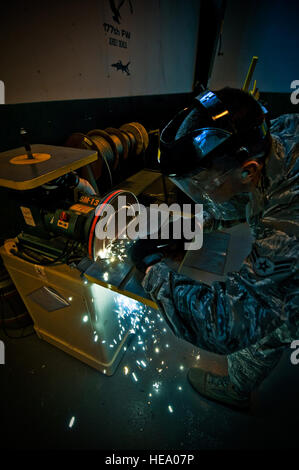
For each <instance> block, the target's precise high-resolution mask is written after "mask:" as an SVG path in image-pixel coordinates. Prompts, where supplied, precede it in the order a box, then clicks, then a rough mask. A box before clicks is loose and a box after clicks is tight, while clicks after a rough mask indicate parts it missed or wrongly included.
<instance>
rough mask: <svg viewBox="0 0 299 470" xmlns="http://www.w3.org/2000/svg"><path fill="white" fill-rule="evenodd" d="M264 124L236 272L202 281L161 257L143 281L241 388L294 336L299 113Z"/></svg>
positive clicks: (184, 333) (298, 295) (254, 381)
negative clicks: (259, 169) (244, 253)
mask: <svg viewBox="0 0 299 470" xmlns="http://www.w3.org/2000/svg"><path fill="white" fill-rule="evenodd" d="M271 124H272V126H271V135H272V137H273V150H272V152H271V154H270V156H269V158H268V160H267V161H266V164H265V167H264V174H263V176H262V178H261V182H260V183H261V184H260V185H259V187H258V188H257V191H256V194H255V195H254V197H252V198H251V199H250V200H249V202H248V204H247V206H246V219H247V222H248V224H249V225H250V228H251V231H252V233H253V235H254V238H255V241H254V243H253V246H252V251H251V253H250V255H249V256H248V257H247V258H246V259H245V261H244V263H243V265H242V267H241V269H240V271H239V272H232V273H229V274H228V275H227V278H226V280H225V281H224V282H214V283H213V284H212V285H211V286H208V285H206V284H203V283H198V282H196V281H194V280H191V279H190V278H188V277H186V276H183V275H180V274H178V273H177V272H175V271H173V270H172V269H170V268H169V267H168V265H167V264H166V263H165V262H163V261H162V262H160V263H158V264H156V265H154V266H153V267H152V268H151V269H150V271H149V273H148V274H147V275H146V277H145V278H144V281H143V286H144V289H145V290H146V291H147V292H149V293H150V294H151V296H152V297H153V299H154V300H155V301H156V303H157V304H158V305H159V308H160V310H161V311H162V313H163V314H164V317H165V319H166V321H167V322H168V324H169V326H170V328H171V329H172V331H173V332H174V333H175V334H176V335H177V336H179V337H181V338H184V339H185V340H187V341H189V342H190V343H192V344H194V345H196V346H198V347H200V348H202V349H206V350H208V351H212V352H215V353H218V354H225V355H228V368H229V377H230V379H231V381H232V382H233V383H234V385H235V386H236V387H237V389H238V390H240V391H242V392H250V391H251V390H252V389H254V388H255V387H257V386H258V385H259V384H260V383H261V381H262V380H263V379H264V378H265V377H266V376H267V375H268V374H269V372H270V371H271V370H272V369H273V367H275V365H276V364H277V362H278V361H279V359H280V357H281V355H282V352H283V350H284V349H285V347H287V346H288V345H289V344H290V343H291V341H292V340H293V339H299V283H298V280H299V269H298V267H299V262H298V251H299V250H298V242H297V237H298V234H299V199H298V195H299V180H298V174H299V171H298V170H299V159H296V157H297V156H298V153H299V114H293V115H283V116H280V117H279V118H277V119H275V120H274V121H272V123H271ZM219 227H221V222H220V221H218V222H215V224H214V226H213V229H217V228H219Z"/></svg>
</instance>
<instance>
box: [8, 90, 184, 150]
mask: <svg viewBox="0 0 299 470" xmlns="http://www.w3.org/2000/svg"><path fill="white" fill-rule="evenodd" d="M190 101H191V94H189V93H184V94H174V95H172V94H170V95H156V96H136V97H122V98H101V99H91V100H69V101H47V102H42V103H21V104H10V105H1V106H0V151H2V152H3V151H5V150H8V149H12V148H15V147H18V146H20V145H22V143H21V140H20V136H19V132H20V128H21V127H23V128H25V129H26V130H27V131H28V132H29V134H30V141H31V143H45V144H50V145H63V144H64V143H65V141H66V139H67V138H68V136H69V135H70V134H72V133H73V132H87V131H89V130H91V129H96V128H100V129H104V128H105V127H108V126H110V127H119V126H121V125H122V124H124V123H126V122H130V121H137V122H140V123H141V124H143V125H144V127H145V128H146V129H147V130H150V129H157V128H159V127H161V126H163V124H165V123H166V122H167V121H168V120H169V119H170V118H171V117H172V115H173V114H174V113H175V112H176V111H178V110H179V109H181V108H182V107H184V106H186V105H187V104H189V103H190Z"/></svg>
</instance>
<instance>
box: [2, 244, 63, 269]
mask: <svg viewBox="0 0 299 470" xmlns="http://www.w3.org/2000/svg"><path fill="white" fill-rule="evenodd" d="M68 245H69V240H68V241H67V242H66V244H65V246H64V249H63V251H62V253H61V254H60V255H59V256H57V258H55V259H53V260H50V261H44V262H41V260H40V259H38V258H34V257H33V256H32V254H31V255H29V254H28V251H27V254H26V248H25V249H24V247H23V252H18V251H17V250H14V249H13V250H10V252H11V253H12V254H13V255H15V256H17V257H18V258H21V259H23V260H24V261H28V263H31V264H38V265H39V266H53V265H59V264H64V262H65V261H64V259H65V256H67V255H68V252H67V247H68ZM30 256H31V258H30ZM60 260H61V261H60Z"/></svg>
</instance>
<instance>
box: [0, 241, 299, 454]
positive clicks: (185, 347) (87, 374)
mask: <svg viewBox="0 0 299 470" xmlns="http://www.w3.org/2000/svg"><path fill="white" fill-rule="evenodd" d="M241 238H242V240H243V237H241ZM239 255H240V250H239ZM240 256H241V255H240ZM152 318H155V319H156V325H157V326H156V339H157V342H156V343H155V344H154V343H153V340H151V338H149V339H148V342H147V346H148V349H147V352H146V353H142V352H141V349H140V348H138V339H137V337H133V338H132V341H131V344H130V346H129V348H128V350H127V351H126V353H125V355H124V357H123V359H122V361H121V363H120V365H119V367H118V369H117V370H116V372H115V374H114V375H113V376H111V377H108V376H105V375H103V374H101V373H100V372H97V371H96V370H94V369H92V368H91V367H89V366H88V365H85V364H84V363H82V362H80V361H78V360H77V359H75V358H73V357H71V356H69V355H68V354H66V353H64V352H62V351H61V350H59V349H57V348H55V347H54V346H52V345H50V344H48V343H46V342H44V341H42V340H40V339H39V338H38V337H37V336H36V335H35V334H33V335H32V336H29V337H27V338H22V339H18V340H17V339H9V338H7V337H6V336H5V334H4V332H3V331H2V330H0V339H1V340H3V341H4V343H5V351H6V364H5V365H2V366H0V377H1V385H0V390H1V392H0V393H1V400H0V417H1V418H0V421H1V426H0V442H1V444H0V447H2V448H13V449H105V450H132V449H134V450H140V449H146V450H152V449H155V450H184V451H185V450H203V449H208V450H215V449H217V450H219V449H267V448H273V449H285V448H288V449H290V448H296V447H297V446H298V437H297V436H298V430H297V429H296V425H297V419H298V416H299V401H298V389H299V365H298V366H294V365H292V364H291V361H290V355H291V349H287V350H286V351H285V354H284V356H283V358H282V360H281V361H280V363H279V365H278V366H277V368H276V369H275V370H274V371H273V372H272V374H271V375H270V376H269V377H268V378H267V379H266V380H265V381H264V383H263V384H262V385H261V387H260V389H259V390H258V392H255V393H254V397H253V405H252V407H251V409H250V411H248V412H239V411H235V410H231V409H229V408H227V407H225V406H222V405H220V404H217V403H214V402H211V401H209V400H207V399H205V398H203V397H201V396H199V395H198V394H197V393H196V392H195V391H194V390H193V389H192V387H191V386H190V385H189V383H188V382H187V379H186V374H187V371H188V368H189V367H191V366H194V365H200V366H201V367H204V368H206V369H210V370H213V371H214V372H216V373H219V374H221V373H225V371H226V361H225V358H224V357H220V356H217V355H215V354H211V353H208V352H205V351H201V350H199V349H197V348H195V347H194V346H192V345H191V344H188V343H186V342H185V341H183V340H180V339H178V338H176V337H175V336H174V335H173V334H172V333H171V332H170V330H169V329H168V327H167V325H166V323H165V322H164V321H160V319H159V318H157V313H155V312H153V313H152ZM163 329H165V330H166V331H163ZM29 330H30V328H29ZM29 330H28V331H29ZM28 331H27V333H28ZM12 334H13V333H12ZM14 334H15V333H14ZM156 347H158V348H159V353H156V352H155V348H156ZM134 349H135V350H134ZM142 354H144V355H143V356H142ZM150 358H151V359H152V360H150ZM140 359H146V361H147V364H148V365H147V367H146V368H145V369H143V368H138V366H137V364H136V360H140ZM162 361H164V364H162ZM125 366H128V367H129V368H130V374H128V375H125V373H124V367H125ZM133 371H134V372H135V373H136V377H137V378H138V382H136V381H135V380H134V379H133V377H132V374H131V372H133ZM155 383H158V384H159V390H158V391H156V389H155V387H154V386H153V384H155ZM180 388H181V389H180ZM149 394H152V396H149ZM169 406H171V409H172V410H173V412H172V413H171V412H170V409H169ZM72 417H74V418H75V420H74V423H73V426H72V427H70V421H71V419H72Z"/></svg>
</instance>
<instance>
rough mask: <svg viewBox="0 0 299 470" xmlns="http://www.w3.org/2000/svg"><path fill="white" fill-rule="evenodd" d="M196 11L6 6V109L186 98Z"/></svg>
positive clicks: (161, 3)
mask: <svg viewBox="0 0 299 470" xmlns="http://www.w3.org/2000/svg"><path fill="white" fill-rule="evenodd" d="M120 4H122V5H121V7H120V9H119V11H115V12H114V13H113V6H116V7H117V6H119V5H120ZM199 6H200V2H199V1H198V0H188V1H187V2H186V0H125V1H124V2H122V1H120V0H113V1H109V0H85V1H84V0H53V1H52V2H50V1H42V2H41V1H38V0H26V2H24V1H22V2H21V1H17V0H12V1H11V2H10V3H9V2H6V5H5V6H4V5H1V10H2V11H1V20H0V21H1V27H0V47H1V61H0V80H2V81H3V82H4V84H5V102H6V103H8V104H9V103H22V102H34V101H48V100H69V99H87V98H106V97H119V96H133V95H134V96H138V95H149V94H155V95H157V94H165V93H184V92H190V91H191V90H192V84H193V77H194V66H195V55H196V43H197V30H198V21H199ZM119 61H120V62H121V63H120V62H119ZM118 63H119V64H120V67H119V68H117V67H118V66H117V65H115V66H113V65H112V64H118ZM126 66H127V67H126Z"/></svg>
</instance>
